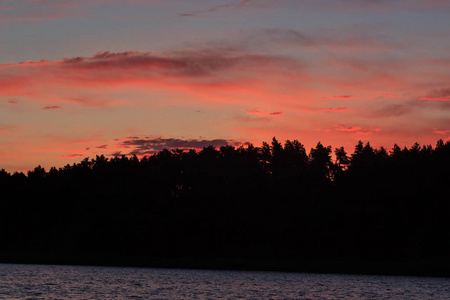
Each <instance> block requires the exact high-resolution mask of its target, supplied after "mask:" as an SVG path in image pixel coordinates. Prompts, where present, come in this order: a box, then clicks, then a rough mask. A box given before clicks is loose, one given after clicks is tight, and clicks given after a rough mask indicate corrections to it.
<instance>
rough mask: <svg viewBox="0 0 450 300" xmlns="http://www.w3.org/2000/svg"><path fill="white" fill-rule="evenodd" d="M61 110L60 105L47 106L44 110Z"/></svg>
mask: <svg viewBox="0 0 450 300" xmlns="http://www.w3.org/2000/svg"><path fill="white" fill-rule="evenodd" d="M59 108H61V106H58V105H49V106H45V107H43V108H42V109H45V110H48V109H59Z"/></svg>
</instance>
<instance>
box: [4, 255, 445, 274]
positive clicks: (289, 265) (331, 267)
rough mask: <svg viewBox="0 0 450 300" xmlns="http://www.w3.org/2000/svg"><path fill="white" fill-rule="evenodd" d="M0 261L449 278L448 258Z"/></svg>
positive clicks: (9, 259) (114, 257) (79, 257)
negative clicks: (397, 259)
mask: <svg viewBox="0 0 450 300" xmlns="http://www.w3.org/2000/svg"><path fill="white" fill-rule="evenodd" d="M0 263H3V264H40V265H74V266H103V267H135V268H167V269H175V268H176V269H199V270H235V271H268V272H294V273H319V274H353V275H385V276H419V277H450V260H445V259H421V260H416V261H368V260H356V259H283V258H223V257H221V258H218V257H215V258H211V257H145V256H137V255H129V256H128V255H117V254H84V255H76V256H75V255H71V257H68V256H67V255H56V254H36V253H20V254H18V253H0Z"/></svg>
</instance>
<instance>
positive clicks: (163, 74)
mask: <svg viewBox="0 0 450 300" xmlns="http://www.w3.org/2000/svg"><path fill="white" fill-rule="evenodd" d="M302 69H303V65H302V63H301V62H299V61H298V60H296V59H292V58H289V57H282V56H272V55H261V54H252V53H246V52H236V51H231V52H230V51H219V50H214V49H212V50H211V49H206V50H198V51H174V52H169V53H167V54H165V55H157V54H153V53H149V52H137V51H127V52H122V53H111V52H108V51H105V52H100V53H97V54H96V55H94V56H92V57H75V58H70V59H69V58H67V59H63V60H59V61H39V62H33V61H28V62H23V63H10V64H5V65H2V66H0V96H19V95H21V96H33V100H35V101H39V100H37V99H40V98H46V99H52V100H53V101H54V102H55V103H58V102H72V103H78V104H81V105H87V106H90V105H92V103H93V100H92V99H89V98H87V99H86V97H84V96H83V97H82V98H80V97H79V96H76V95H74V94H73V93H74V92H73V91H83V90H85V91H86V90H87V91H97V92H100V91H101V90H103V89H104V88H108V89H111V88H113V89H119V88H122V87H126V88H129V87H133V88H141V89H146V90H152V89H161V88H162V89H169V90H180V91H184V92H190V93H193V94H199V93H203V94H206V95H208V98H210V99H214V97H220V94H221V93H227V94H232V93H252V94H261V95H263V94H265V93H266V94H267V91H264V90H266V89H269V88H270V87H271V86H273V87H274V88H275V87H277V86H278V85H275V83H274V84H272V85H270V84H265V85H264V86H262V85H261V80H264V81H266V82H267V83H270V82H271V81H279V80H280V79H283V78H284V79H283V80H288V81H290V80H296V79H297V80H300V79H301V78H302V77H304V74H303V73H302ZM61 91H64V93H62V92H61ZM69 92H70V93H71V94H72V95H68V93H69ZM216 99H218V98H216ZM42 101H44V100H42ZM95 101H97V103H98V104H100V106H104V105H107V104H108V103H110V100H105V101H106V103H104V104H101V103H99V102H98V101H99V100H98V99H97V100H95ZM225 101H229V98H228V97H227V99H226V100H225ZM93 106H96V105H93Z"/></svg>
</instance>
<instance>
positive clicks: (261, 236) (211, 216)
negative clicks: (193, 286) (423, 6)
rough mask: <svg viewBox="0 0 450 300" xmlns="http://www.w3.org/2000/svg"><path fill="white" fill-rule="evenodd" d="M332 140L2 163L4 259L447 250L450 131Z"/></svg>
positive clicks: (379, 257) (402, 254)
mask: <svg viewBox="0 0 450 300" xmlns="http://www.w3.org/2000/svg"><path fill="white" fill-rule="evenodd" d="M332 152H333V149H332V148H331V146H324V145H322V144H321V143H318V144H317V146H316V147H315V148H313V149H311V150H310V151H309V154H308V153H307V151H306V149H305V147H304V146H303V145H302V144H301V143H300V142H299V141H297V140H294V141H289V140H288V141H286V142H285V143H284V145H283V144H282V143H280V142H278V141H277V140H276V139H275V138H273V140H272V142H271V144H267V143H263V145H262V146H261V147H254V146H252V145H249V146H247V147H245V148H244V147H240V148H235V147H232V146H224V147H221V148H220V149H215V148H214V147H212V146H211V147H206V148H203V150H201V151H195V150H190V151H183V150H179V149H177V150H163V151H161V152H159V153H157V154H155V155H152V156H149V157H144V158H142V159H138V158H137V157H136V156H134V157H127V156H121V157H115V158H111V159H108V158H106V157H105V156H103V155H101V156H97V157H95V158H93V159H89V158H86V159H84V160H82V161H81V162H79V163H77V164H73V165H67V166H65V167H63V168H59V169H56V168H51V169H50V170H48V171H47V170H45V169H44V168H42V167H40V166H38V167H36V168H35V169H34V170H32V171H29V172H28V173H27V174H26V175H25V174H23V173H17V172H16V173H14V174H10V173H8V172H6V171H5V170H2V171H0V191H1V198H0V236H1V244H0V247H1V248H0V254H1V255H3V256H1V255H0V259H3V260H7V259H4V258H2V257H8V255H10V256H11V255H20V254H30V253H32V254H34V255H40V254H42V255H44V254H46V255H52V254H54V255H55V256H58V257H62V256H64V257H66V259H67V261H68V262H69V263H70V257H71V256H73V257H75V256H80V255H97V256H99V255H117V256H121V257H127V256H129V257H139V258H145V257H149V258H165V259H170V258H186V259H191V258H192V259H194V258H210V259H217V258H224V259H227V258H233V259H243V260H245V259H246V258H249V259H255V258H257V259H260V262H264V259H267V260H269V259H283V260H290V261H296V260H299V261H308V260H316V261H320V260H344V261H345V260H351V261H354V260H361V261H375V262H376V261H380V262H381V261H383V262H386V261H387V262H390V261H394V262H402V261H421V260H423V261H429V260H436V261H442V260H446V261H447V262H448V261H449V260H450V216H449V213H450V211H449V208H450V205H449V201H450V197H449V188H450V175H449V171H450V142H449V141H447V142H446V143H444V142H443V141H442V140H439V141H438V142H437V145H436V146H435V147H432V146H431V145H428V146H420V145H419V144H417V143H416V144H414V145H413V146H412V147H411V148H403V149H401V148H400V147H398V146H397V145H395V146H394V147H393V148H392V149H390V150H386V149H384V148H380V149H374V148H373V147H371V145H370V144H369V143H366V144H363V143H362V142H359V143H358V144H357V145H356V146H355V148H354V149H353V153H351V154H350V153H347V152H346V150H345V149H344V148H343V147H341V148H336V149H334V154H335V155H334V156H332ZM333 157H334V158H333ZM6 254H8V255H6ZM5 255H6V256H5ZM441 271H442V270H441ZM447 271H448V270H447Z"/></svg>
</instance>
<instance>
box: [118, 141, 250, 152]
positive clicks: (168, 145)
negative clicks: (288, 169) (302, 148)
mask: <svg viewBox="0 0 450 300" xmlns="http://www.w3.org/2000/svg"><path fill="white" fill-rule="evenodd" d="M118 140H120V139H118ZM244 144H246V143H240V142H237V141H234V140H225V139H213V140H207V139H186V140H184V139H175V138H162V137H158V138H144V139H134V138H131V139H125V140H121V142H120V143H119V146H120V147H122V148H130V151H129V152H128V153H126V155H133V154H136V155H145V154H154V153H157V152H159V151H161V150H163V149H176V148H178V149H196V150H200V149H202V148H204V147H208V146H213V147H215V148H219V147H222V146H240V145H244ZM122 154H124V153H122V152H116V153H113V154H112V155H114V156H117V155H122Z"/></svg>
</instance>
